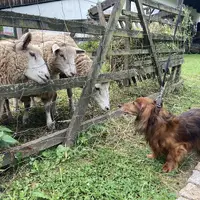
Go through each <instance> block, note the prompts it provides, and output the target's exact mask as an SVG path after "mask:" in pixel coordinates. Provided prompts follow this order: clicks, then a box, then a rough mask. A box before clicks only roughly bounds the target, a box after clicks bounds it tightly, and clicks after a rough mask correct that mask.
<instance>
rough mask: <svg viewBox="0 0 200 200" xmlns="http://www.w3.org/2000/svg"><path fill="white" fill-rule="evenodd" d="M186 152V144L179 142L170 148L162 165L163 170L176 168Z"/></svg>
mask: <svg viewBox="0 0 200 200" xmlns="http://www.w3.org/2000/svg"><path fill="white" fill-rule="evenodd" d="M187 152H188V151H187V149H186V145H184V144H180V145H178V146H176V147H175V148H173V149H171V151H170V152H169V154H168V155H167V159H166V163H165V164H164V165H163V172H171V171H172V170H173V169H175V168H177V167H178V164H179V163H180V162H181V160H182V159H183V158H184V157H185V155H186V154H187Z"/></svg>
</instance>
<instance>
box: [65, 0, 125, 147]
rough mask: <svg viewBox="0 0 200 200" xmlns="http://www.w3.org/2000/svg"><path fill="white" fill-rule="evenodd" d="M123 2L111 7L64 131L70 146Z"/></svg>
mask: <svg viewBox="0 0 200 200" xmlns="http://www.w3.org/2000/svg"><path fill="white" fill-rule="evenodd" d="M124 3H125V0H118V1H116V2H115V5H114V7H113V9H112V13H111V16H110V18H109V21H108V24H107V26H106V30H105V34H104V35H103V36H102V39H101V42H100V45H99V47H98V49H97V56H96V58H95V59H94V61H93V64H92V68H91V72H90V73H89V75H88V78H87V81H86V84H85V87H84V88H83V91H82V94H81V97H80V99H79V102H78V105H77V107H76V110H75V112H74V115H73V117H72V120H71V123H70V125H69V129H68V131H67V133H66V138H65V140H64V141H63V143H64V144H65V145H67V146H72V145H73V144H74V142H75V140H76V138H77V136H78V132H79V129H80V125H81V122H82V120H83V117H84V115H85V111H86V109H87V106H88V103H89V101H90V98H91V94H92V92H93V89H94V84H95V83H96V80H97V78H98V75H99V73H100V70H101V66H102V64H103V63H104V62H105V59H106V55H107V52H108V49H109V46H110V42H111V40H112V37H113V33H114V30H115V28H116V25H117V22H118V20H119V16H120V14H121V11H122V9H123V6H124Z"/></svg>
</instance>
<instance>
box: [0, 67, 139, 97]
mask: <svg viewBox="0 0 200 200" xmlns="http://www.w3.org/2000/svg"><path fill="white" fill-rule="evenodd" d="M135 73H136V72H135V70H124V71H120V72H112V73H105V74H100V75H99V77H98V79H97V82H107V81H111V80H121V79H123V78H128V77H129V76H134V75H135ZM86 81H87V77H83V76H82V77H73V78H66V79H58V80H52V82H50V83H47V84H43V85H40V84H37V83H20V84H15V85H4V86H2V85H1V86H0V96H1V97H8V98H12V97H16V98H18V97H21V96H22V95H24V96H26V95H36V94H41V93H43V92H46V91H57V90H62V89H66V88H74V87H82V86H84V85H85V83H86Z"/></svg>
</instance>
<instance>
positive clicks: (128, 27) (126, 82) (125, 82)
mask: <svg viewBox="0 0 200 200" xmlns="http://www.w3.org/2000/svg"><path fill="white" fill-rule="evenodd" d="M126 10H128V11H130V10H131V0H126ZM125 22H126V30H129V31H130V30H131V18H130V17H129V16H127V17H126V20H125ZM125 50H126V51H130V38H126V39H125ZM128 68H129V57H128V55H125V56H124V69H125V70H127V69H128ZM123 85H124V86H130V80H129V79H124V80H123Z"/></svg>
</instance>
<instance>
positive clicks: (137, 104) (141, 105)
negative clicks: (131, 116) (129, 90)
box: [133, 101, 145, 110]
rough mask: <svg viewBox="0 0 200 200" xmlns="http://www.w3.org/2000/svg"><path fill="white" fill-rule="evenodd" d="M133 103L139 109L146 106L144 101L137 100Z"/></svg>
mask: <svg viewBox="0 0 200 200" xmlns="http://www.w3.org/2000/svg"><path fill="white" fill-rule="evenodd" d="M133 104H134V105H135V106H136V107H137V108H138V109H139V110H142V109H143V108H144V107H145V104H144V103H142V102H140V103H139V102H136V101H134V102H133Z"/></svg>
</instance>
